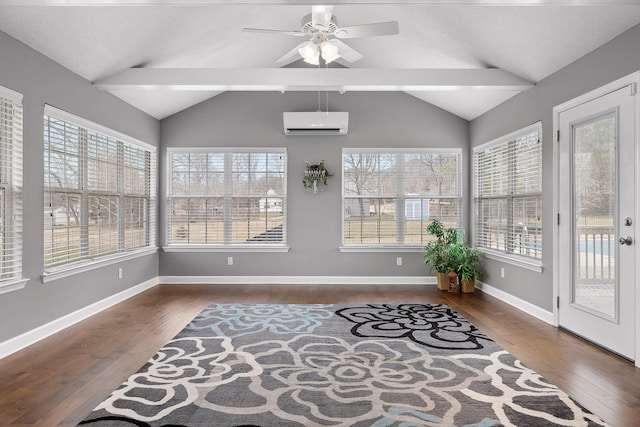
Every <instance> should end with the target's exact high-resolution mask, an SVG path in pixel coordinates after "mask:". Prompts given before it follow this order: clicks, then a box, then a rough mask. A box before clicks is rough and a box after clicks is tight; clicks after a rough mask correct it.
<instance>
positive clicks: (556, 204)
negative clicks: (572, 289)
mask: <svg viewBox="0 0 640 427" xmlns="http://www.w3.org/2000/svg"><path fill="white" fill-rule="evenodd" d="M629 85H631V87H632V88H633V91H634V93H635V94H636V96H635V99H634V104H635V117H634V136H633V140H634V147H635V152H634V159H635V161H634V164H635V171H636V173H635V186H636V191H638V190H640V95H638V94H637V93H638V87H639V86H640V71H636V72H634V73H631V74H629V75H627V76H624V77H622V78H620V79H618V80H615V81H613V82H611V83H609V84H606V85H604V86H602V87H599V88H597V89H594V90H592V91H590V92H587V93H585V94H583V95H580V96H578V97H577V98H574V99H571V100H569V101H567V102H564V103H562V104H560V105H556V106H555V107H553V217H554V219H553V324H554V326H556V327H558V326H559V325H560V312H559V309H558V303H557V301H558V296H559V295H560V279H559V267H560V253H559V243H560V242H559V239H558V232H559V224H558V220H557V218H558V216H559V212H560V199H559V188H560V187H559V186H560V179H559V163H560V147H559V140H558V130H559V124H560V120H559V119H560V113H562V112H563V111H566V110H570V109H571V108H574V107H577V106H578V105H581V104H584V103H586V102H589V101H591V100H593V99H596V98H599V97H601V96H603V95H606V94H608V93H611V92H615V91H616V90H618V89H622V88H624V87H625V86H629ZM635 216H636V221H640V196H638V197H636V200H635ZM561 220H562V219H561ZM637 239H638V235H637V234H636V236H634V240H637ZM635 252H636V254H635V272H634V274H635V278H636V283H635V305H634V310H635V319H636V321H635V322H634V323H635V325H634V326H635V357H634V360H635V365H636V367H638V368H640V325H639V324H638V319H639V318H640V286H639V283H640V276H639V274H640V267H638V266H639V265H640V250H636V251H635Z"/></svg>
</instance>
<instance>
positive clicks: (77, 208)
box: [44, 105, 156, 275]
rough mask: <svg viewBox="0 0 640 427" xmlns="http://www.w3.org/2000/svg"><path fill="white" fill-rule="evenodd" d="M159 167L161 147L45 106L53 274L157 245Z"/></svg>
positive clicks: (48, 251) (48, 253)
mask: <svg viewBox="0 0 640 427" xmlns="http://www.w3.org/2000/svg"><path fill="white" fill-rule="evenodd" d="M155 163H156V154H155V147H152V146H150V145H148V144H145V143H144V142H140V141H136V140H134V139H132V138H129V137H127V136H125V135H122V134H120V133H118V132H115V131H112V130H110V129H107V128H104V127H103V126H101V125H98V124H95V123H91V122H89V121H88V120H85V119H82V118H80V117H76V116H73V115H71V114H69V113H66V112H64V111H61V110H58V109H56V108H53V107H50V106H48V105H47V106H46V107H45V116H44V187H45V203H44V206H45V212H44V267H45V275H46V274H47V273H52V272H54V271H55V270H59V269H60V267H63V268H65V269H66V268H73V267H77V266H80V265H85V264H87V263H92V262H95V261H100V260H104V259H107V258H109V257H112V256H116V255H119V254H124V253H127V254H131V252H132V251H135V250H143V249H150V248H152V247H154V246H155V179H156V175H155V173H156V168H155ZM154 249H155V248H154Z"/></svg>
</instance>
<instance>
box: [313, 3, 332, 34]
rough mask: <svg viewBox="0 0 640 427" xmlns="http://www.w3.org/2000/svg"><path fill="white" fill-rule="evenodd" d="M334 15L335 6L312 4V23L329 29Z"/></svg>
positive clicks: (316, 26)
mask: <svg viewBox="0 0 640 427" xmlns="http://www.w3.org/2000/svg"><path fill="white" fill-rule="evenodd" d="M331 16H333V6H311V25H313V27H314V28H322V29H323V30H325V31H329V24H330V23H331Z"/></svg>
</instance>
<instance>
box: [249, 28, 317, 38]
mask: <svg viewBox="0 0 640 427" xmlns="http://www.w3.org/2000/svg"><path fill="white" fill-rule="evenodd" d="M242 31H244V32H245V33H262V34H282V35H285V36H308V34H307V33H304V32H302V31H289V30H270V29H267V28H243V29H242Z"/></svg>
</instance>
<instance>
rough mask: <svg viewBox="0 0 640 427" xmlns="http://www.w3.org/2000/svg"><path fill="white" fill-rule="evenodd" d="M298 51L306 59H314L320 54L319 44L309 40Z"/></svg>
mask: <svg viewBox="0 0 640 427" xmlns="http://www.w3.org/2000/svg"><path fill="white" fill-rule="evenodd" d="M298 53H299V54H300V56H301V57H303V58H304V60H305V61H306V60H308V59H312V58H313V57H314V56H316V55H318V46H317V45H316V44H315V43H314V42H313V41H308V42H306V43H305V44H303V45H302V46H301V47H300V48H299V49H298Z"/></svg>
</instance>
